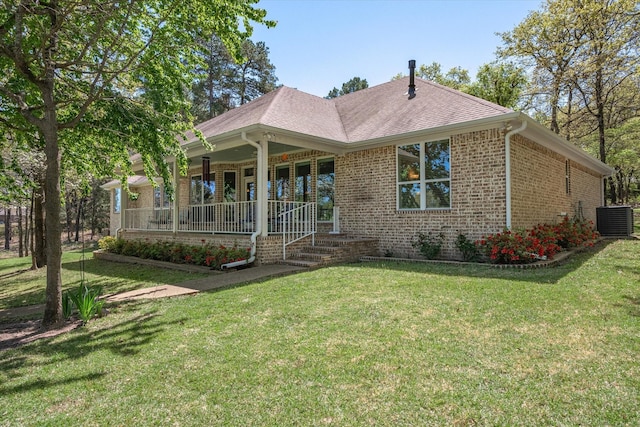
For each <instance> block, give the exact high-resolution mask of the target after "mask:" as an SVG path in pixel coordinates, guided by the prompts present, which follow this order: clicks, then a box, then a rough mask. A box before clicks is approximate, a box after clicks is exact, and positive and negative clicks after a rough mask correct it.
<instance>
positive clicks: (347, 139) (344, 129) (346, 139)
mask: <svg viewBox="0 0 640 427" xmlns="http://www.w3.org/2000/svg"><path fill="white" fill-rule="evenodd" d="M367 89H368V88H367ZM352 93H354V92H351V93H348V94H347V95H351V94H352ZM342 96H346V95H342ZM339 98H340V97H339V96H337V97H335V98H330V99H329V98H322V99H324V100H326V101H327V102H330V103H331V105H332V106H333V110H334V111H335V112H336V116H338V120H340V129H342V133H343V134H344V142H351V138H350V137H349V132H347V127H346V126H345V124H344V118H343V117H342V114H340V109H339V108H338V103H337V100H338V99H339Z"/></svg>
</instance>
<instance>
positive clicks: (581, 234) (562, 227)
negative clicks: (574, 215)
mask: <svg viewBox="0 0 640 427" xmlns="http://www.w3.org/2000/svg"><path fill="white" fill-rule="evenodd" d="M555 232H556V234H557V236H558V244H559V245H560V246H562V247H563V248H576V247H578V246H593V242H594V241H595V240H597V239H598V237H600V233H598V232H597V231H595V230H594V225H593V221H587V220H584V219H582V220H581V219H569V217H567V216H565V217H564V218H563V220H562V222H560V224H558V225H556V226H555Z"/></svg>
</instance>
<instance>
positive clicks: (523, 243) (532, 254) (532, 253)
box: [478, 230, 562, 264]
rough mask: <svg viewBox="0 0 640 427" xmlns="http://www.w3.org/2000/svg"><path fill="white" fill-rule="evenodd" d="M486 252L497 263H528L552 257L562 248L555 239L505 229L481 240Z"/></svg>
mask: <svg viewBox="0 0 640 427" xmlns="http://www.w3.org/2000/svg"><path fill="white" fill-rule="evenodd" d="M478 243H479V245H480V246H481V247H484V252H485V254H486V255H487V256H488V257H489V259H490V260H491V262H493V263H496V264H527V263H531V262H534V261H536V260H539V259H547V258H548V259H551V258H553V256H554V255H555V254H556V253H557V252H558V251H560V250H562V248H560V247H559V246H558V245H557V244H556V243H555V239H551V238H549V237H543V238H539V237H536V236H535V235H531V232H527V231H510V230H505V231H504V232H503V233H497V234H492V235H490V236H487V237H486V239H483V240H480V241H479V242H478Z"/></svg>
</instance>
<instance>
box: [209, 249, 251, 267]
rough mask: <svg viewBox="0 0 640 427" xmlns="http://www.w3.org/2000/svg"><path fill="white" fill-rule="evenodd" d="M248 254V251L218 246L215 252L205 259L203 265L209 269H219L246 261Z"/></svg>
mask: <svg viewBox="0 0 640 427" xmlns="http://www.w3.org/2000/svg"><path fill="white" fill-rule="evenodd" d="M250 252H251V250H250V249H240V248H238V247H237V246H233V247H232V248H227V247H225V246H223V245H220V246H219V247H218V248H216V250H215V251H213V254H212V255H210V256H208V257H207V258H206V259H205V263H206V265H208V266H209V267H211V268H220V267H221V266H222V265H224V264H228V263H231V262H235V261H242V260H243V259H247V258H248V257H249V254H250Z"/></svg>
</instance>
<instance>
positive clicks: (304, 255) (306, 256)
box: [289, 251, 332, 262]
mask: <svg viewBox="0 0 640 427" xmlns="http://www.w3.org/2000/svg"><path fill="white" fill-rule="evenodd" d="M289 258H293V259H303V260H310V261H318V262H325V261H329V260H331V258H332V255H331V254H326V253H321V252H313V251H309V252H307V251H305V252H296V253H293V254H291V256H290V257H289Z"/></svg>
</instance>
